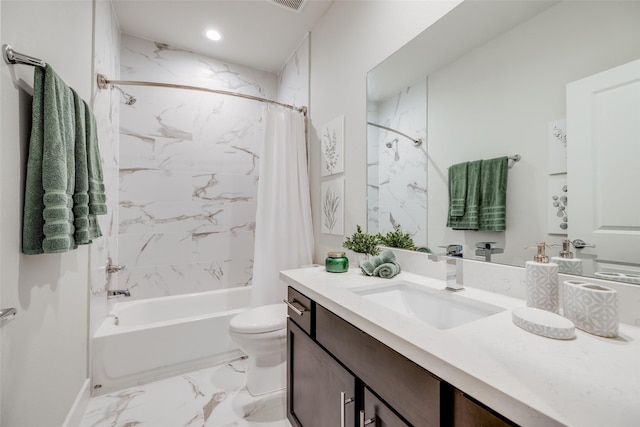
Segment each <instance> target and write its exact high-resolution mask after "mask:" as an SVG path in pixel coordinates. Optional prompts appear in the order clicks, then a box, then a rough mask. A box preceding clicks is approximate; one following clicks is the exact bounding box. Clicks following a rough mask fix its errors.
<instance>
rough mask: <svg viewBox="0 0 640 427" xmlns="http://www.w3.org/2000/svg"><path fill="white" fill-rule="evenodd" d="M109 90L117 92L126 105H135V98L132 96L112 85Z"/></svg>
mask: <svg viewBox="0 0 640 427" xmlns="http://www.w3.org/2000/svg"><path fill="white" fill-rule="evenodd" d="M111 88H112V89H116V90H117V91H118V92H120V94H121V95H122V97H123V98H124V103H125V104H126V105H133V104H135V103H136V98H135V97H134V96H133V95H129V94H128V93H127V92H125V91H123V90H122V89H120V87H118V86H114V85H112V86H111Z"/></svg>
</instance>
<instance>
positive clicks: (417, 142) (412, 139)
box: [367, 122, 422, 147]
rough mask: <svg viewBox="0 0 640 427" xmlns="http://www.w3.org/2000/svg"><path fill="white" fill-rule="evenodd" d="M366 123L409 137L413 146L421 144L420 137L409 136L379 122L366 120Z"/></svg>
mask: <svg viewBox="0 0 640 427" xmlns="http://www.w3.org/2000/svg"><path fill="white" fill-rule="evenodd" d="M367 124H368V125H371V126H375V127H377V128H380V129H384V130H388V131H390V132H394V133H397V134H398V135H402V136H404V137H405V138H407V139H410V140H411V141H413V145H414V146H415V147H419V146H420V145H421V144H422V139H420V138H418V139H415V138H412V137H410V136H409V135H407V134H405V133H402V132H400V131H399V130H395V129H391V128H389V127H386V126H382V125H379V124H377V123H372V122H367Z"/></svg>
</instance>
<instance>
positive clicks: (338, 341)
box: [315, 304, 440, 427]
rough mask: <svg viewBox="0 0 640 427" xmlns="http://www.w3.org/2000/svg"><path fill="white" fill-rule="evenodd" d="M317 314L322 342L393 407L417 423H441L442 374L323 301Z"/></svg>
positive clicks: (420, 426) (425, 426)
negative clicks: (382, 340)
mask: <svg viewBox="0 0 640 427" xmlns="http://www.w3.org/2000/svg"><path fill="white" fill-rule="evenodd" d="M315 316H316V319H315V321H316V339H317V341H318V343H319V344H320V345H322V346H323V347H324V348H326V349H327V351H329V352H330V353H331V354H332V355H333V356H334V357H335V358H337V359H338V360H340V362H341V363H342V364H343V365H344V366H346V367H347V368H348V369H349V370H350V371H351V372H353V374H354V375H356V376H357V377H358V378H359V379H360V380H361V381H362V382H363V383H364V384H366V385H367V386H369V387H370V388H371V390H374V391H375V392H376V394H377V395H378V396H380V398H382V399H383V400H384V401H385V402H387V403H388V404H389V406H390V407H392V408H393V409H394V410H395V411H397V412H398V413H399V414H401V415H402V417H403V418H404V419H406V420H407V421H408V422H409V423H410V424H411V425H414V426H416V427H439V426H440V380H439V379H438V378H436V377H434V376H433V375H431V374H430V373H429V372H428V371H426V370H425V369H423V368H422V367H420V366H418V365H417V364H416V363H414V362H413V361H411V360H409V359H407V358H406V357H404V356H402V355H401V354H400V353H398V352H396V351H394V350H392V349H391V348H389V347H387V346H386V345H385V344H383V343H381V342H380V341H378V340H376V339H374V338H373V337H371V336H370V335H368V334H367V333H365V332H363V331H361V330H359V329H358V328H356V327H355V326H353V325H352V324H350V323H348V322H346V321H345V320H344V319H342V318H340V317H339V316H336V315H335V314H334V313H332V312H331V311H329V310H327V309H326V308H324V307H322V306H321V305H320V304H316V305H315ZM327 426H328V425H327Z"/></svg>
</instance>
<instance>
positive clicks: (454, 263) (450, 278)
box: [428, 245, 464, 292]
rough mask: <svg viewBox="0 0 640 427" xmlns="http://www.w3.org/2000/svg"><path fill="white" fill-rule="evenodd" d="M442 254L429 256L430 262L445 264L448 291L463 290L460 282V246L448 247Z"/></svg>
mask: <svg viewBox="0 0 640 427" xmlns="http://www.w3.org/2000/svg"><path fill="white" fill-rule="evenodd" d="M446 248H447V252H446V253H444V254H429V255H428V257H429V259H430V260H431V261H435V262H438V261H445V262H446V263H447V287H446V289H447V290H448V291H454V292H455V291H461V290H463V289H464V286H463V281H462V262H463V261H462V246H460V245H449V246H447V247H446Z"/></svg>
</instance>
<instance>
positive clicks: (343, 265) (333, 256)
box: [324, 252, 349, 273]
mask: <svg viewBox="0 0 640 427" xmlns="http://www.w3.org/2000/svg"><path fill="white" fill-rule="evenodd" d="M324 266H325V268H326V270H327V271H328V272H329V273H346V271H347V270H349V259H348V258H347V257H346V255H345V253H344V252H328V253H327V258H326V259H325V260H324Z"/></svg>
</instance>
